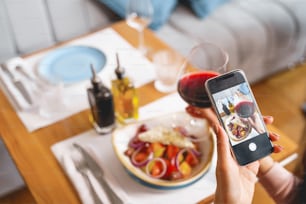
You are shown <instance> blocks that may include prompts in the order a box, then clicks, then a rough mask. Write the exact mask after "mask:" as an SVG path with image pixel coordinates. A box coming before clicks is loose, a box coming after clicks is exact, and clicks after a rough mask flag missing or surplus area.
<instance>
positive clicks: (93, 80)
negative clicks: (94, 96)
mask: <svg viewBox="0 0 306 204" xmlns="http://www.w3.org/2000/svg"><path fill="white" fill-rule="evenodd" d="M90 69H91V73H92V77H91V83H92V85H93V87H94V88H95V89H97V88H98V86H99V85H100V84H101V80H100V78H99V77H98V76H97V74H96V71H95V68H94V66H93V64H90Z"/></svg>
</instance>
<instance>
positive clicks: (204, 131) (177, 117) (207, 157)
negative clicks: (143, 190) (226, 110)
mask: <svg viewBox="0 0 306 204" xmlns="http://www.w3.org/2000/svg"><path fill="white" fill-rule="evenodd" d="M190 119H192V118H191V117H190V116H189V115H188V114H187V113H185V112H178V113H173V114H169V115H164V116H161V117H158V118H153V119H149V120H145V121H141V122H138V123H135V124H131V125H128V126H125V127H123V128H119V129H117V130H115V131H114V133H113V138H112V144H113V148H114V151H115V153H116V156H117V157H118V159H119V160H120V162H121V163H122V165H123V166H124V167H125V169H126V170H127V173H128V174H130V175H131V176H132V178H134V179H135V180H136V181H138V182H140V183H141V184H144V185H146V186H149V187H153V188H158V189H176V188H182V187H186V186H188V185H190V184H192V183H194V182H196V181H198V180H199V179H200V178H202V177H203V176H204V175H205V173H206V172H207V171H208V170H209V167H210V165H211V161H212V157H213V152H214V151H213V149H214V139H213V137H212V131H211V130H210V128H209V127H208V125H207V121H206V120H199V121H198V123H197V126H194V125H191V124H190V123H189V122H190ZM141 124H145V125H146V126H147V127H148V128H149V129H150V128H153V127H156V126H164V127H176V126H183V127H184V128H185V129H186V130H187V131H188V133H190V134H193V135H195V136H198V137H201V138H202V140H201V142H200V151H201V158H200V161H201V162H200V164H199V165H198V166H197V167H195V169H193V171H192V173H191V176H190V177H189V178H186V179H181V180H175V181H168V180H163V179H156V178H152V177H150V176H148V175H147V174H146V173H145V172H143V171H142V170H140V169H139V168H137V167H135V166H134V165H132V163H131V162H130V159H129V158H128V157H127V156H126V155H125V154H124V152H125V151H126V150H127V148H128V143H129V141H130V140H131V138H132V137H134V135H135V132H136V130H137V128H138V127H139V126H140V125H141Z"/></svg>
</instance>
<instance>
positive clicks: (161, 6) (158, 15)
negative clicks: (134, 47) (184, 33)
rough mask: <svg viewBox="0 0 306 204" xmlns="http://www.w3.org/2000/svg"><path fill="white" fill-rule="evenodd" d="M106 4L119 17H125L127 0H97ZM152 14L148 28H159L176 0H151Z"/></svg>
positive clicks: (166, 18) (165, 20)
mask: <svg viewBox="0 0 306 204" xmlns="http://www.w3.org/2000/svg"><path fill="white" fill-rule="evenodd" d="M99 1H100V2H102V3H103V4H105V5H106V6H108V7H109V8H110V9H111V10H113V11H114V12H115V13H117V14H118V15H119V16H120V17H122V18H125V15H126V13H125V10H126V3H127V0H99ZM152 4H153V9H154V14H153V19H152V23H151V24H150V28H151V29H153V30H157V29H159V28H160V27H161V26H162V25H164V24H165V23H166V22H167V20H168V18H169V16H170V14H171V13H172V11H173V9H174V8H175V6H176V4H177V0H167V1H164V0H152Z"/></svg>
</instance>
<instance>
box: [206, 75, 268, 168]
mask: <svg viewBox="0 0 306 204" xmlns="http://www.w3.org/2000/svg"><path fill="white" fill-rule="evenodd" d="M205 89H206V92H207V94H208V96H209V98H210V101H211V103H212V106H213V108H214V109H215V112H216V113H217V116H218V119H219V121H220V123H221V124H222V126H223V127H224V129H225V130H226V133H227V135H228V137H229V141H230V144H231V147H232V150H233V153H234V155H235V157H236V160H237V161H238V163H239V164H240V165H246V164H248V163H251V162H253V161H256V160H258V159H260V158H262V157H265V156H267V155H269V154H271V153H272V152H273V145H272V143H271V141H270V139H269V135H268V131H267V128H266V126H265V123H264V121H263V118H262V115H261V113H260V111H259V108H258V105H257V103H256V101H255V98H254V95H253V93H252V91H251V88H250V85H249V83H248V81H247V78H246V75H245V73H244V72H243V71H242V70H234V71H231V72H227V73H225V74H222V75H219V76H217V77H214V78H211V79H208V80H207V81H206V83H205Z"/></svg>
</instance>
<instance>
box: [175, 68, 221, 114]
mask: <svg viewBox="0 0 306 204" xmlns="http://www.w3.org/2000/svg"><path fill="white" fill-rule="evenodd" d="M217 75H219V74H218V73H217V72H209V71H205V72H204V71H203V72H194V73H190V74H186V75H185V76H183V77H182V78H181V79H180V81H179V83H178V92H179V94H180V96H181V97H182V98H183V99H184V101H186V102H187V103H188V104H190V105H192V106H196V107H202V108H205V107H210V106H211V103H210V100H209V98H208V95H207V93H206V90H205V82H206V80H207V79H209V78H212V77H215V76H217Z"/></svg>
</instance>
